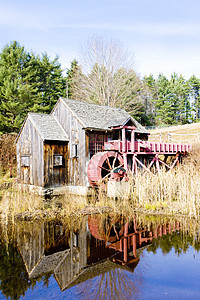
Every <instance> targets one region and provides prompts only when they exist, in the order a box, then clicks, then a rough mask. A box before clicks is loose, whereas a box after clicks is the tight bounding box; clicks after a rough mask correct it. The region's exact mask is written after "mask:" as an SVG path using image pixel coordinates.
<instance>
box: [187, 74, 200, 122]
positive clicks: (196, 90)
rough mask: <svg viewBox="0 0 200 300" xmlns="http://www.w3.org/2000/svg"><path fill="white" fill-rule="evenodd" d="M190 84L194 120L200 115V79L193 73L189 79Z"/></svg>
mask: <svg viewBox="0 0 200 300" xmlns="http://www.w3.org/2000/svg"><path fill="white" fill-rule="evenodd" d="M188 83H189V86H190V96H191V107H192V111H193V117H192V120H196V121H197V120H198V119H199V117H200V79H198V78H197V77H196V76H195V75H193V76H192V77H191V78H190V79H189V80H188Z"/></svg>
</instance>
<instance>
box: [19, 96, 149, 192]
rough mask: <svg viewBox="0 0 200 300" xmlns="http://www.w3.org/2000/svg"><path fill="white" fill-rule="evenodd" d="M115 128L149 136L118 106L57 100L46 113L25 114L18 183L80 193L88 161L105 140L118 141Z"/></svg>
mask: <svg viewBox="0 0 200 300" xmlns="http://www.w3.org/2000/svg"><path fill="white" fill-rule="evenodd" d="M120 126H121V127H122V126H134V128H135V135H137V134H138V135H140V136H141V137H142V135H143V137H144V138H145V139H147V138H148V133H147V132H146V130H145V129H144V128H143V127H142V126H141V125H140V124H139V123H138V122H137V121H136V120H135V119H134V118H132V117H131V116H130V115H129V114H128V113H127V112H126V111H124V110H123V109H120V108H113V107H109V106H101V105H96V104H90V103H87V102H84V101H77V100H71V99H66V98H60V99H59V100H58V102H57V103H56V105H55V107H54V108H53V110H52V112H51V114H50V115H45V114H36V113H29V114H28V115H27V117H26V119H25V121H24V124H23V126H22V128H21V130H20V132H19V135H18V138H17V161H18V181H19V182H20V183H26V184H31V185H36V186H41V187H54V186H68V187H70V188H72V190H73V188H74V187H75V188H76V187H79V188H80V189H79V192H80V190H81V189H82V190H84V189H85V188H87V187H88V186H89V185H90V183H89V180H88V176H87V169H88V164H89V161H90V159H91V157H92V156H93V155H94V154H96V153H98V152H101V151H104V144H105V142H107V141H109V140H118V139H121V138H122V137H121V136H120V135H121V130H119V128H120ZM127 134H128V131H127Z"/></svg>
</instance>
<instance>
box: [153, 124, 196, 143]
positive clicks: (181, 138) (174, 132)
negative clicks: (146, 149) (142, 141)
mask: <svg viewBox="0 0 200 300" xmlns="http://www.w3.org/2000/svg"><path fill="white" fill-rule="evenodd" d="M149 132H150V140H151V141H160V140H162V141H166V142H167V141H169V140H168V138H170V139H171V141H172V142H177V143H178V142H180V143H182V142H186V143H192V144H195V143H196V142H198V138H199V137H200V123H192V124H185V125H177V126H170V127H165V128H157V129H154V130H150V131H149ZM168 134H171V136H168ZM198 135H199V137H198ZM199 142H200V141H199Z"/></svg>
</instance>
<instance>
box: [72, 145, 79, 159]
mask: <svg viewBox="0 0 200 300" xmlns="http://www.w3.org/2000/svg"><path fill="white" fill-rule="evenodd" d="M72 157H78V144H72Z"/></svg>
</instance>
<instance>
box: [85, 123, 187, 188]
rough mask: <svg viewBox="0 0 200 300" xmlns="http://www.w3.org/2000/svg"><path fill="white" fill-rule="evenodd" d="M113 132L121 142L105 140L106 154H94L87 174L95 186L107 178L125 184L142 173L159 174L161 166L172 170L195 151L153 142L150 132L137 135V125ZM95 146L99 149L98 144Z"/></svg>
mask: <svg viewBox="0 0 200 300" xmlns="http://www.w3.org/2000/svg"><path fill="white" fill-rule="evenodd" d="M112 130H113V136H115V137H118V139H113V140H112V139H108V140H107V141H104V145H103V147H102V151H103V152H98V153H96V154H94V155H93V156H92V158H91V160H90V162H89V165H88V172H87V174H88V179H89V182H90V184H91V186H93V187H96V186H98V185H99V184H101V183H102V182H104V181H105V179H108V180H111V181H121V180H123V181H126V180H128V177H129V176H133V175H137V173H138V172H139V171H141V170H142V171H143V172H144V173H146V172H152V171H157V172H159V171H160V167H161V166H164V167H165V168H166V169H168V170H171V169H172V168H173V167H174V166H175V165H176V164H177V163H178V162H179V161H180V160H181V157H182V156H185V155H187V154H188V152H190V151H191V148H192V146H191V145H189V144H182V143H164V142H163V143H159V142H150V141H148V135H149V133H144V132H143V133H138V132H136V127H134V126H120V127H113V128H112ZM96 144H97V145H96V148H98V141H97V142H96ZM161 155H162V159H161ZM169 156H171V157H172V158H173V160H172V163H171V164H169V163H167V158H168V157H169Z"/></svg>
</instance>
